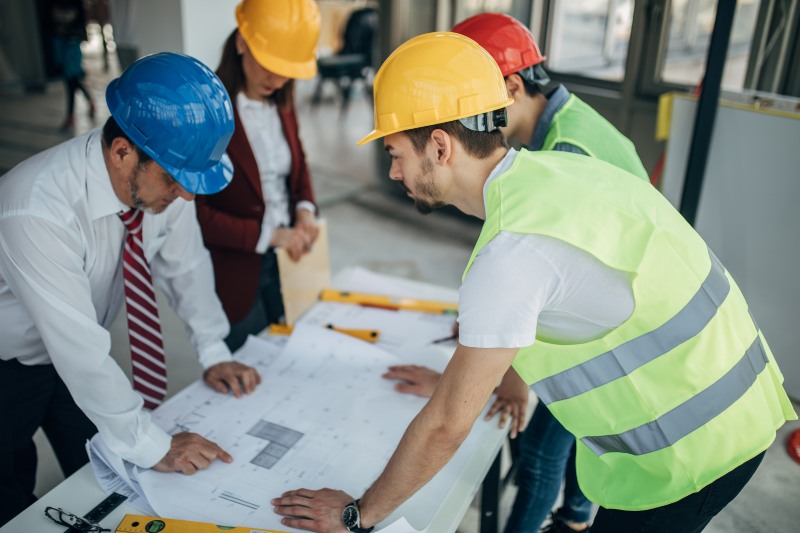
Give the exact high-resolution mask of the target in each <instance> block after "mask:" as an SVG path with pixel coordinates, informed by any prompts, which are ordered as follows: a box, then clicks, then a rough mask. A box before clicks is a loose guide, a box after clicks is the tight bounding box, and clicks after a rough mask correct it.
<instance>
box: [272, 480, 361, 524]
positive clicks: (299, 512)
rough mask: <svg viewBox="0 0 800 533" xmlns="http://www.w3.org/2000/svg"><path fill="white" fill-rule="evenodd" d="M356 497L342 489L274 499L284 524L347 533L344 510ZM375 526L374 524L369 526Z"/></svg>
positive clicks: (296, 492)
mask: <svg viewBox="0 0 800 533" xmlns="http://www.w3.org/2000/svg"><path fill="white" fill-rule="evenodd" d="M354 499H355V498H353V497H352V496H350V495H349V494H347V493H346V492H343V491H341V490H333V489H321V490H308V489H299V490H290V491H288V492H284V493H283V494H282V495H281V497H280V498H275V499H273V500H272V505H274V506H275V513H277V514H279V515H283V516H284V517H285V518H283V519H281V524H283V525H285V526H289V527H293V528H297V529H307V530H309V531H316V532H317V533H347V529H346V528H345V527H344V523H343V522H342V511H343V510H344V508H345V506H346V505H347V504H348V503H350V502H352V501H353V500H354ZM367 525H374V524H367Z"/></svg>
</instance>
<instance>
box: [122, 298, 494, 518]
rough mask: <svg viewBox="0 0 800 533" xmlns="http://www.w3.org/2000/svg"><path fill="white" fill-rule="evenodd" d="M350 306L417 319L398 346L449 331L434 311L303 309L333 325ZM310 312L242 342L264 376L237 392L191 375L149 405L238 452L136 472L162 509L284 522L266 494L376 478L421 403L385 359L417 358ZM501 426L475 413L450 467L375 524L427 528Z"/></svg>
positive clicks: (398, 319)
mask: <svg viewBox="0 0 800 533" xmlns="http://www.w3.org/2000/svg"><path fill="white" fill-rule="evenodd" d="M354 308H355V310H357V312H358V314H359V317H358V319H359V320H362V321H363V320H366V321H368V322H367V323H364V322H362V324H363V325H362V327H372V326H369V325H368V323H373V322H374V321H378V322H379V323H380V326H379V327H381V328H384V329H387V330H389V329H392V330H393V331H395V332H398V331H400V332H402V331H403V330H404V328H407V327H410V328H414V329H417V330H418V333H419V334H418V335H417V336H414V335H407V337H410V338H412V339H416V340H415V341H413V342H411V344H409V342H410V341H404V342H403V343H401V344H403V348H401V350H400V351H401V352H406V351H408V349H410V346H411V345H413V344H414V342H416V350H414V352H415V353H416V352H419V351H424V349H425V347H426V346H428V344H429V341H430V339H429V337H430V338H433V337H437V336H443V335H446V334H447V333H448V332H449V330H450V324H451V322H452V320H450V321H448V322H444V321H436V320H434V321H432V322H433V324H435V325H434V326H427V327H425V328H422V327H421V325H420V323H418V322H416V321H415V317H408V316H403V315H401V314H400V313H399V312H395V313H394V314H389V315H386V312H385V311H384V310H378V309H371V310H359V309H358V308H357V306H347V305H345V306H342V305H341V304H338V307H334V308H326V309H323V310H322V311H321V312H320V314H315V313H314V312H313V311H312V312H311V313H309V317H310V318H313V317H317V319H319V320H322V321H324V320H330V321H333V323H336V324H337V325H338V324H339V323H340V322H343V321H345V318H346V316H348V315H350V314H352V313H353V312H354ZM364 313H366V314H364ZM370 313H371V314H372V316H369V315H370ZM317 319H315V320H311V322H312V323H310V324H309V323H306V322H305V321H301V323H300V324H298V325H297V326H296V327H295V329H294V333H293V334H292V335H291V336H290V337H288V338H286V337H268V338H260V337H251V338H250V339H249V340H248V342H247V344H246V345H245V346H244V347H243V348H242V349H240V351H239V352H237V354H236V358H237V360H239V361H241V362H243V363H245V364H248V365H251V366H254V367H255V368H256V369H257V370H258V371H259V373H260V375H261V378H262V383H261V384H260V386H259V387H258V388H257V389H256V391H255V392H254V393H253V394H251V395H248V396H245V397H243V398H239V399H237V398H234V397H233V396H231V395H223V394H218V393H216V392H215V391H213V390H212V389H211V388H210V387H208V386H206V385H205V384H204V383H202V382H197V383H195V384H193V385H191V386H189V387H187V388H186V389H184V390H183V391H181V392H180V393H179V394H177V395H176V396H174V397H172V398H171V399H170V400H169V401H167V402H166V403H165V404H163V405H162V406H161V407H159V408H158V409H157V410H156V411H154V412H153V419H154V420H155V422H156V423H157V424H158V425H159V426H161V427H162V428H164V429H165V430H166V431H168V432H169V433H171V434H174V433H177V432H181V431H191V432H194V433H198V434H201V435H203V436H205V437H206V438H208V439H210V440H212V441H214V442H216V443H217V444H219V445H220V446H221V447H222V448H223V449H225V450H226V451H227V452H229V453H230V454H231V455H232V456H233V458H234V462H233V463H231V464H225V463H222V462H219V461H217V462H215V463H213V464H212V466H211V467H210V468H208V469H206V470H202V471H200V472H197V473H196V474H194V475H191V476H184V475H181V474H163V473H159V472H155V471H153V470H139V471H138V472H137V473H136V481H137V482H138V484H139V485H140V487H141V490H142V491H143V493H144V495H145V499H146V500H147V502H149V504H150V505H151V506H152V508H153V509H154V510H155V511H156V513H157V514H158V515H160V516H168V517H172V518H177V519H185V520H194V521H204V522H211V523H218V524H220V523H222V524H225V523H227V524H237V525H240V526H251V527H259V528H272V529H278V530H287V528H286V526H283V525H282V524H281V523H280V517H279V516H278V515H276V514H274V512H273V510H272V505H271V504H270V501H271V499H272V498H275V497H277V496H279V495H280V494H282V493H283V492H285V491H287V490H292V489H298V488H310V489H317V488H322V487H334V488H338V489H341V490H344V491H346V492H348V493H350V494H351V495H355V497H358V496H361V495H362V494H363V492H364V490H366V488H368V487H369V486H370V485H371V484H372V482H373V481H374V480H375V479H376V478H377V476H378V475H379V474H380V472H381V471H382V470H383V468H384V466H385V465H386V463H387V461H388V460H389V458H390V457H391V455H392V453H393V452H394V450H395V448H396V446H397V443H398V442H399V440H400V438H401V437H402V435H403V433H404V431H405V429H406V427H407V426H408V424H409V423H410V422H411V420H412V419H413V418H414V416H416V414H417V413H418V412H419V410H420V409H421V408H422V407H423V406H424V404H425V401H426V400H425V399H422V398H418V397H415V396H409V395H404V394H399V393H397V392H396V391H395V390H394V389H393V386H394V383H393V382H391V381H387V380H385V379H383V378H381V374H383V373H384V372H385V370H386V368H387V367H388V366H390V365H395V364H403V363H411V362H417V361H414V360H413V358H412V359H406V358H404V357H401V356H398V355H394V354H390V353H389V352H388V351H386V350H384V349H381V347H380V346H376V345H372V344H369V343H366V342H363V341H360V340H357V339H354V338H352V337H349V336H347V335H343V334H340V333H337V332H335V331H332V330H329V329H327V328H325V327H321V325H320V324H318V323H317V322H319V320H317ZM391 322H394V325H392V324H391ZM427 323H429V324H430V323H431V321H428V322H427ZM347 325H349V324H347ZM420 330H421V331H420ZM400 336H406V335H405V334H404V333H403V334H401V335H400ZM440 352H441V350H440ZM440 356H441V353H440ZM446 359H447V358H446V356H442V358H441V359H440V360H439V361H438V362H434V361H430V363H431V364H430V366H434V367H438V368H441V367H443V366H444V364H445V363H446ZM499 431H500V430H498V429H496V421H489V422H486V421H484V420H483V419H482V417H481V418H480V419H479V420H478V421H477V422H476V423H475V426H474V427H473V431H472V433H471V434H470V436H469V437H468V438H467V440H466V441H465V443H464V444H463V445H462V447H461V449H460V450H459V452H458V453H457V454H456V455H455V456H454V458H453V459H452V460H451V461H450V463H449V464H448V465H447V466H446V467H445V469H444V470H442V471H441V472H440V473H439V474H438V475H437V476H436V477H435V478H434V479H433V480H431V482H429V483H428V484H427V485H426V486H425V487H423V488H422V489H421V490H420V491H419V492H418V493H417V494H416V495H414V496H413V497H412V498H411V499H410V500H409V501H408V502H406V504H404V505H403V506H401V507H400V508H399V509H398V510H397V511H396V512H395V513H394V514H393V515H392V516H390V517H389V518H387V520H386V521H384V523H383V524H381V526H383V527H385V526H388V525H391V524H395V525H397V524H399V522H398V520H400V519H403V520H407V521H408V523H410V524H411V526H412V527H413V528H414V529H413V530H424V529H425V528H426V527H427V526H428V524H429V523H430V522H431V520H432V517H434V515H435V513H436V512H437V510H438V509H439V507H440V505H441V502H442V500H443V499H444V498H445V497H446V496H447V495H448V494H449V492H450V491H451V489H452V487H453V486H454V485H455V483H456V482H457V479H458V477H459V475H460V473H461V471H462V470H463V469H464V465H465V464H466V463H467V460H468V459H469V458H470V456H471V455H472V454H474V453H475V451H476V450H477V449H478V448H479V447H480V446H482V445H485V442H486V436H487V435H490V434H494V433H497V432H499ZM482 439H483V440H482ZM496 441H498V438H497V437H496V436H493V437H492V442H496ZM464 505H468V501H467V502H465V503H464ZM403 523H405V522H403Z"/></svg>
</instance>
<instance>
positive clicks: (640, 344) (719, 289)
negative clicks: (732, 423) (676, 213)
mask: <svg viewBox="0 0 800 533" xmlns="http://www.w3.org/2000/svg"><path fill="white" fill-rule="evenodd" d="M708 254H709V256H710V257H711V269H710V271H709V273H708V276H707V277H706V279H705V281H703V284H702V285H701V286H700V288H699V289H698V290H697V293H695V295H694V297H693V298H692V299H691V300H689V302H688V303H687V304H686V305H685V306H684V308H683V309H681V310H680V311H679V312H678V313H677V314H676V315H675V316H673V317H672V318H671V319H670V320H668V321H667V322H666V323H665V324H664V325H662V326H661V327H659V328H657V329H655V330H653V331H651V332H649V333H646V334H644V335H642V336H640V337H636V338H635V339H632V340H630V341H628V342H626V343H625V344H622V345H620V346H617V347H616V348H614V349H613V350H610V351H608V352H605V353H603V354H600V355H598V356H597V357H594V358H592V359H590V360H588V361H586V362H585V363H581V364H579V365H578V366H574V367H572V368H569V369H567V370H565V371H563V372H559V373H558V374H554V375H552V376H550V377H548V378H546V379H543V380H541V381H538V382H536V383H534V384H533V385H532V387H533V390H534V391H535V392H536V395H537V396H538V397H539V398H540V399H541V400H542V401H543V402H544V403H547V404H550V403H553V402H557V401H559V400H567V399H569V398H572V397H574V396H577V395H579V394H583V393H585V392H588V391H590V390H592V389H594V388H597V387H601V386H603V385H605V384H606V383H610V382H612V381H614V380H615V379H619V378H621V377H623V376H626V375H628V374H630V373H631V372H633V371H634V370H636V369H637V368H639V367H640V366H642V365H644V364H647V363H649V362H650V361H652V360H654V359H655V358H657V357H659V356H661V355H664V354H665V353H667V352H669V351H670V350H672V349H673V348H675V347H676V346H679V345H680V344H682V343H684V342H686V341H687V340H689V339H691V338H692V337H694V336H695V335H697V334H698V333H700V332H701V331H703V328H705V327H706V325H707V324H708V323H709V322H710V321H711V319H712V318H714V315H715V314H716V312H717V309H718V308H719V306H720V305H721V304H722V302H724V301H725V298H726V297H727V296H728V291H730V284H729V283H728V278H727V277H726V276H725V268H724V267H723V266H722V263H720V262H719V259H717V257H716V256H715V255H714V254H713V253H712V252H711V250H709V251H708ZM701 425H702V424H701Z"/></svg>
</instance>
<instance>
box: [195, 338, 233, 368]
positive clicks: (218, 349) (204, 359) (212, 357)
mask: <svg viewBox="0 0 800 533" xmlns="http://www.w3.org/2000/svg"><path fill="white" fill-rule="evenodd" d="M229 361H233V357H232V356H231V351H230V350H229V349H228V346H227V345H226V344H225V343H224V342H223V341H217V342H214V343H212V344H209V345H208V346H205V347H204V348H203V351H202V353H201V354H200V364H201V365H203V370H208V369H209V368H211V367H212V366H214V365H216V364H219V363H227V362H229Z"/></svg>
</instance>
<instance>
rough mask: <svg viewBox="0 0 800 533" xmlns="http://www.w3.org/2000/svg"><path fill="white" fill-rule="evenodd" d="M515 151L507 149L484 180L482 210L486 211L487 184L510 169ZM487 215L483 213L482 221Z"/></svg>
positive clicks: (515, 155)
mask: <svg viewBox="0 0 800 533" xmlns="http://www.w3.org/2000/svg"><path fill="white" fill-rule="evenodd" d="M517 153H518V152H517V151H516V150H514V149H513V148H509V149H508V152H506V155H505V157H503V159H501V160H500V162H499V163H497V165H495V167H494V168H493V169H492V172H491V173H490V174H489V177H488V178H486V183H484V184H483V205H484V210H485V209H486V191H487V190H488V189H489V184H490V183H491V182H492V181H493V180H494V179H495V178H496V177H497V176H499V175H500V174H502V173H503V172H505V171H506V170H508V169H509V168H510V167H511V164H512V163H513V162H514V158H515V157H517ZM487 214H488V213H484V220H485V219H486V216H485V215H487Z"/></svg>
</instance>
